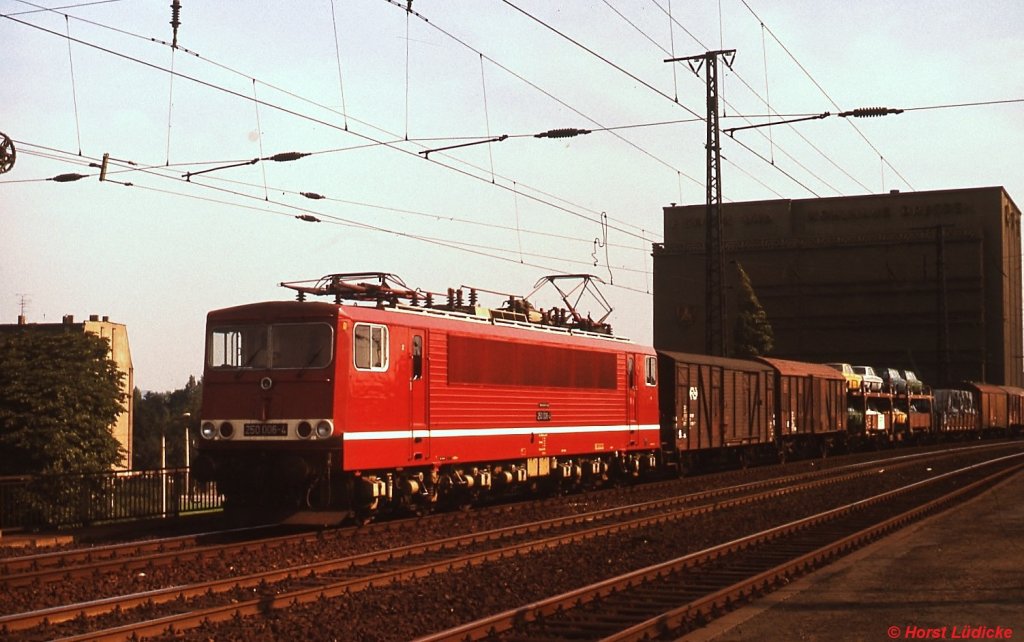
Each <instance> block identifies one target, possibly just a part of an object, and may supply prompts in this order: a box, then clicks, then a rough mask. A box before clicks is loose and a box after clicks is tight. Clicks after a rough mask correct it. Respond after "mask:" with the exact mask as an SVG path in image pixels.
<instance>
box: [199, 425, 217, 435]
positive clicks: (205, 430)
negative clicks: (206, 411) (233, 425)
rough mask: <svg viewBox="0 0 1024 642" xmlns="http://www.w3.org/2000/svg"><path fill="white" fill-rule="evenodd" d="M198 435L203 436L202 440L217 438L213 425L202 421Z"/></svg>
mask: <svg viewBox="0 0 1024 642" xmlns="http://www.w3.org/2000/svg"><path fill="white" fill-rule="evenodd" d="M199 434H201V435H202V436H203V439H213V438H214V437H216V436H217V429H216V427H214V425H213V423H211V422H209V421H204V422H203V425H202V427H200V428H199Z"/></svg>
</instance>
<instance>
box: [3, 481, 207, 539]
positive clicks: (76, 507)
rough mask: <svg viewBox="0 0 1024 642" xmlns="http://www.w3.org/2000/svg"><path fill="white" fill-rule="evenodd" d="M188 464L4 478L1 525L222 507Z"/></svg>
mask: <svg viewBox="0 0 1024 642" xmlns="http://www.w3.org/2000/svg"><path fill="white" fill-rule="evenodd" d="M222 500H223V498H222V497H221V496H220V495H219V494H218V493H217V488H216V485H215V484H212V483H210V484H197V483H196V482H195V480H194V479H193V478H192V476H191V474H190V471H189V469H188V468H166V469H163V470H129V471H110V472H105V473H88V474H68V475H35V476H19V477H0V530H5V531H6V530H35V529H40V528H60V527H71V526H84V525H91V524H102V523H109V522H117V521H129V520H134V519H145V518H154V517H174V516H177V515H184V514H187V513H197V512H204V511H211V510H216V509H219V508H221V502H222Z"/></svg>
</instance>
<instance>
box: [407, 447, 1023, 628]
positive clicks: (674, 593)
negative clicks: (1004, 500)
mask: <svg viewBox="0 0 1024 642" xmlns="http://www.w3.org/2000/svg"><path fill="white" fill-rule="evenodd" d="M1021 470H1024V455H1022V454H1016V455H1009V456H1006V457H1002V458H1000V459H997V460H994V461H990V462H984V463H982V464H976V465H972V466H968V467H965V468H962V469H959V470H955V471H951V472H948V473H944V474H941V475H937V476H936V477H934V478H931V479H928V480H924V481H920V482H915V483H913V484H909V485H907V486H905V487H902V488H898V489H895V490H892V491H888V492H885V493H882V494H879V495H876V496H873V497H870V498H867V499H864V500H860V501H857V502H853V503H849V504H846V505H844V506H840V507H838V508H835V509H832V510H829V511H826V512H823V513H819V514H816V515H812V516H809V517H807V518H804V519H800V520H797V521H794V522H790V523H788V524H784V525H781V526H778V527H775V528H771V529H768V530H764V531H761V532H758V533H754V534H752V535H749V536H746V537H742V538H739V539H736V540H733V541H730V542H727V543H724V544H721V545H719V546H714V547H711V548H708V549H705V550H702V551H698V552H696V553H691V554H688V555H685V556H682V557H679V558H676V559H673V560H669V561H667V562H664V563H661V564H658V565H655V566H651V567H647V568H644V569H641V570H639V571H635V572H631V573H627V574H624V575H620V576H617V577H614V578H611V579H608V580H604V581H602V582H598V583H595V584H591V585H589V586H585V587H583V588H580V589H577V590H574V591H571V592H567V593H563V594H560V595H556V596H554V597H551V598H548V599H545V600H541V601H538V602H536V603H534V604H530V605H527V606H524V607H522V608H518V609H513V610H510V611H506V612H503V613H500V614H497V615H494V616H490V617H486V618H482V619H479V620H477V621H474V622H471V623H468V624H465V625H462V626H459V627H456V628H453V629H449V630H446V631H442V632H440V633H436V634H433V635H428V636H424V637H421V638H419V639H418V640H417V642H454V641H460V642H466V641H470V640H481V639H487V640H491V641H495V642H496V641H498V640H508V641H523V642H525V641H528V640H537V639H544V640H548V641H550V642H557V641H558V640H579V639H600V640H602V641H604V642H626V641H634V640H659V639H676V638H678V637H679V636H681V635H683V634H685V633H687V632H689V631H691V630H693V629H695V628H698V627H700V626H703V625H705V624H706V623H708V622H709V621H711V620H713V619H715V618H716V617H718V616H719V615H721V614H723V613H725V612H728V611H730V610H731V609H733V608H735V607H736V606H738V605H742V604H745V603H747V602H749V601H751V600H753V599H756V598H757V597H759V596H761V595H763V594H764V593H767V592H770V591H771V590H773V589H774V588H777V587H780V586H783V585H785V584H788V583H789V582H790V581H792V580H793V578H795V577H797V576H800V575H803V574H805V573H807V572H810V571H813V570H815V569H817V568H819V567H821V566H824V565H826V564H828V563H830V562H831V561H832V560H834V559H836V558H838V557H841V556H843V555H846V554H847V553H849V552H851V551H853V550H855V549H857V548H860V547H862V546H865V545H867V544H869V543H871V542H873V541H875V540H876V539H879V538H881V537H884V536H885V535H887V534H889V533H891V532H893V531H895V530H898V529H900V528H903V527H904V526H906V525H908V524H909V523H911V522H913V521H916V520H918V519H921V518H923V517H926V516H928V515H930V514H933V513H936V512H938V511H941V510H943V509H945V508H947V507H949V506H950V505H951V504H953V503H955V502H958V501H963V500H965V499H968V498H970V497H974V496H976V495H977V494H979V493H981V492H983V491H984V490H987V489H989V488H991V487H992V486H994V485H996V484H998V483H1000V482H1002V481H1004V480H1006V479H1008V478H1009V477H1010V476H1012V475H1014V474H1016V473H1018V472H1020V471H1021Z"/></svg>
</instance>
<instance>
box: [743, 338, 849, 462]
mask: <svg viewBox="0 0 1024 642" xmlns="http://www.w3.org/2000/svg"><path fill="white" fill-rule="evenodd" d="M759 361H761V362H763V363H765V364H767V365H768V366H770V367H771V368H772V370H773V371H774V373H775V413H776V422H775V430H776V431H777V434H776V435H775V437H774V438H775V439H776V441H777V442H778V445H779V450H780V454H781V455H783V456H787V455H788V454H789V453H804V452H815V451H825V450H827V449H830V448H831V447H833V446H834V445H838V444H839V443H840V442H842V441H843V440H845V438H846V390H847V382H846V378H845V377H844V376H843V375H842V373H840V372H838V371H837V370H835V369H834V368H831V367H829V366H825V365H820V364H816V363H803V362H800V361H788V360H784V359H772V358H768V357H761V358H760V359H759Z"/></svg>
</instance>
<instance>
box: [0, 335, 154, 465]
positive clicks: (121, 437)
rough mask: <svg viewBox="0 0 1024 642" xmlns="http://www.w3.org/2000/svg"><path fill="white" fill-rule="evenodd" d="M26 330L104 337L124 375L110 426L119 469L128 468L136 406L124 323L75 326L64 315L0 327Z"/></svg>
mask: <svg viewBox="0 0 1024 642" xmlns="http://www.w3.org/2000/svg"><path fill="white" fill-rule="evenodd" d="M25 330H32V331H41V332H89V333H92V334H95V335H97V336H100V337H104V338H105V339H107V340H108V341H109V342H110V355H109V358H110V359H111V360H112V361H114V363H116V364H117V369H118V371H119V372H121V373H122V374H123V375H124V376H123V377H122V378H121V390H122V391H123V392H124V393H125V399H124V402H123V405H124V411H122V412H121V414H119V415H118V417H117V419H116V420H115V421H114V423H113V424H112V425H111V427H110V431H111V433H112V434H113V435H114V438H115V439H117V441H118V443H120V444H121V448H123V449H124V452H125V458H124V459H123V460H122V462H121V464H120V466H119V468H121V469H128V468H130V467H131V461H132V425H133V422H134V419H135V404H134V399H133V395H132V391H133V390H134V389H135V370H134V367H133V366H132V352H131V348H130V347H129V345H128V329H127V328H126V327H125V325H124V324H123V323H113V322H111V321H110V318H109V317H102V318H101V317H99V316H98V315H92V316H90V317H89V320H88V321H82V322H79V323H75V319H74V317H73V316H72V315H65V316H64V318H63V320H62V322H61V323H28V322H27V320H26V319H25V317H24V316H19V317H18V323H17V324H16V325H15V324H3V325H0V332H20V331H25Z"/></svg>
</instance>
